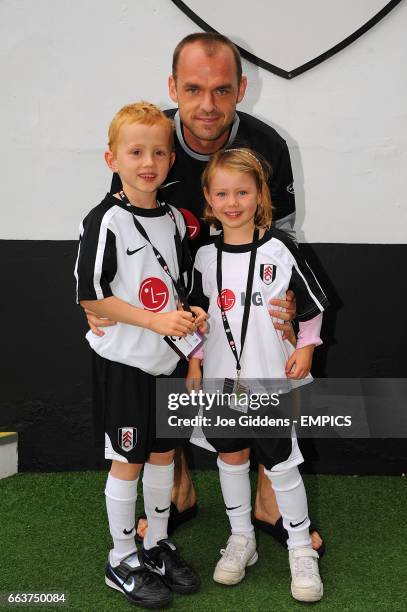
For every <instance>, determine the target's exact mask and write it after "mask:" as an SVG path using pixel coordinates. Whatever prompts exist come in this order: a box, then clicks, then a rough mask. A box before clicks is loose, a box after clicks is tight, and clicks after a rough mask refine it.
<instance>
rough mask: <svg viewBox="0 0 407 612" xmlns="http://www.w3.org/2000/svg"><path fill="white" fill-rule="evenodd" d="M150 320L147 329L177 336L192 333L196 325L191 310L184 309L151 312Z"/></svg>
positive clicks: (162, 334)
mask: <svg viewBox="0 0 407 612" xmlns="http://www.w3.org/2000/svg"><path fill="white" fill-rule="evenodd" d="M151 314H152V317H151V322H150V325H148V329H151V331H154V332H156V333H157V334H160V336H178V337H179V338H183V337H184V336H186V335H187V334H192V333H193V332H194V331H195V329H196V327H195V323H194V318H193V315H192V313H191V312H186V311H185V310H172V311H171V312H163V313H151Z"/></svg>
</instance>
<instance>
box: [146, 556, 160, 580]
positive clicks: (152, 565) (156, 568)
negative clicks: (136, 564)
mask: <svg viewBox="0 0 407 612" xmlns="http://www.w3.org/2000/svg"><path fill="white" fill-rule="evenodd" d="M144 563H145V565H146V567H148V568H149V569H150V570H151V571H152V572H155V573H156V574H158V575H159V576H165V562H164V561H163V564H162V566H161V567H159V566H158V565H157V563H153V562H151V561H150V563H149V562H148V559H145V561H144Z"/></svg>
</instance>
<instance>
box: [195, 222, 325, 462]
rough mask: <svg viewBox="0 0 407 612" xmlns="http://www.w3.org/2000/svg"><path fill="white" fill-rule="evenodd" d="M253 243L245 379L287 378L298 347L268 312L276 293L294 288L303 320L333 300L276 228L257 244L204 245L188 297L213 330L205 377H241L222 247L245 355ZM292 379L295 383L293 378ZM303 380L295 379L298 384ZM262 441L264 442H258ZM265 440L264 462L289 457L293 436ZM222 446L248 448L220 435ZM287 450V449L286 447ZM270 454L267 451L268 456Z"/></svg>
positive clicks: (206, 351) (224, 449) (225, 448)
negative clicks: (231, 341)
mask: <svg viewBox="0 0 407 612" xmlns="http://www.w3.org/2000/svg"><path fill="white" fill-rule="evenodd" d="M253 246H256V247H257V248H256V258H255V264H254V276H253V286H252V295H251V307H250V311H249V319H248V327H247V334H246V338H245V344H244V350H243V353H242V355H241V358H240V365H241V372H240V377H241V379H255V380H256V381H259V380H261V379H268V380H271V379H286V374H285V366H286V363H287V360H288V358H289V356H290V355H291V354H292V352H293V351H294V348H293V347H292V345H291V344H290V342H288V341H287V340H283V339H282V332H281V331H279V330H276V329H275V327H274V326H273V321H272V319H271V318H270V315H269V312H268V303H269V301H270V299H273V298H284V296H285V294H286V291H287V290H288V289H292V290H293V291H294V293H295V295H296V299H297V316H298V319H299V321H308V320H310V319H312V318H313V317H315V316H316V315H317V314H319V313H320V312H322V311H323V310H324V309H325V308H326V306H327V305H328V301H327V298H326V296H325V294H324V292H323V290H322V288H321V286H320V285H319V283H318V281H317V279H316V277H315V276H314V274H313V272H312V271H311V269H310V268H309V266H308V264H307V263H306V261H305V259H304V258H303V257H302V255H301V253H300V251H299V249H298V248H297V247H296V245H295V244H294V243H293V242H292V240H291V239H290V238H289V237H288V236H287V234H286V233H285V232H281V231H279V230H277V229H274V228H271V229H269V230H267V231H266V232H265V234H264V236H263V237H262V238H261V239H259V240H258V241H257V242H256V243H255V244H253V243H250V244H246V245H230V244H224V243H223V242H222V240H221V238H220V237H217V238H216V239H215V241H214V243H212V244H209V245H206V246H203V247H201V248H200V249H199V251H198V252H197V254H196V258H195V265H194V271H193V286H192V290H191V293H190V297H189V299H190V300H191V303H194V304H198V305H200V306H202V307H203V308H205V309H207V311H208V315H209V317H208V323H209V326H210V332H209V334H208V337H207V339H206V342H205V344H204V361H203V376H204V378H206V379H219V378H222V379H223V378H231V379H235V378H236V358H235V355H234V353H233V352H232V350H231V348H230V345H229V339H228V337H227V335H226V332H225V329H224V324H223V321H222V316H221V310H220V306H219V297H218V286H217V262H218V251H219V249H220V248H221V249H222V261H221V267H222V292H221V299H222V305H223V308H224V311H225V312H226V315H227V321H228V324H229V327H230V330H231V332H232V335H233V339H234V342H235V344H236V350H237V354H238V355H239V354H240V338H241V329H242V321H243V313H244V307H245V292H246V287H247V274H248V270H249V261H250V255H251V251H252V249H253ZM286 380H287V384H288V385H290V383H291V381H290V380H289V379H286ZM298 382H300V383H303V382H304V381H293V386H297V385H298ZM256 442H260V441H256ZM277 442H279V443H276V441H275V440H272V439H270V440H265V441H262V443H261V448H260V449H259V450H260V454H261V455H262V456H261V457H259V461H261V463H263V464H264V465H266V467H271V465H274V464H275V463H279V462H281V461H284V460H286V459H287V456H288V455H289V454H290V450H291V440H290V439H287V440H285V439H283V440H281V441H277ZM211 443H212V444H213V446H214V447H215V448H216V450H218V451H222V452H233V451H234V450H239V449H241V448H245V446H244V444H240V445H239V441H236V440H230V439H229V440H224V439H222V440H221V439H217V440H211ZM287 449H288V452H287ZM266 455H267V456H266Z"/></svg>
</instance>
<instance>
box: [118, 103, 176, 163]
mask: <svg viewBox="0 0 407 612" xmlns="http://www.w3.org/2000/svg"><path fill="white" fill-rule="evenodd" d="M132 123H142V124H143V125H157V123H162V124H163V125H164V126H166V127H167V129H168V135H169V144H170V148H171V149H173V147H174V124H173V122H172V120H171V119H169V118H168V117H167V116H166V115H164V113H163V112H162V111H161V110H160V109H159V108H158V106H155V105H154V104H151V103H150V102H145V101H144V100H141V101H140V102H135V103H133V104H126V106H123V108H121V109H120V110H119V111H118V112H117V113H116V114H115V116H114V117H113V119H112V121H111V123H110V126H109V142H108V145H109V149H110V150H111V151H112V152H113V153H115V152H116V149H117V144H118V141H119V134H120V128H121V127H122V126H123V125H129V124H132Z"/></svg>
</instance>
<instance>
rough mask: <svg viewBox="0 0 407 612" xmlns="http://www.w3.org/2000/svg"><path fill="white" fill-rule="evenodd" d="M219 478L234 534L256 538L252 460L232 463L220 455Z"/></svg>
mask: <svg viewBox="0 0 407 612" xmlns="http://www.w3.org/2000/svg"><path fill="white" fill-rule="evenodd" d="M218 468H219V479H220V486H221V489H222V495H223V501H224V502H225V506H226V514H227V515H228V517H229V521H230V527H231V529H232V534H233V535H237V534H240V535H245V536H246V537H249V538H254V528H253V525H252V520H251V516H250V514H251V510H252V506H251V490H250V478H249V470H250V461H248V462H247V463H244V464H243V465H230V464H229V463H225V462H224V461H222V459H221V458H220V457H218Z"/></svg>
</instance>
